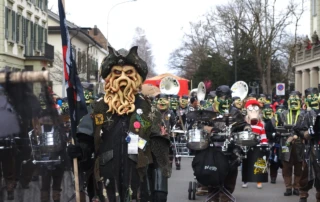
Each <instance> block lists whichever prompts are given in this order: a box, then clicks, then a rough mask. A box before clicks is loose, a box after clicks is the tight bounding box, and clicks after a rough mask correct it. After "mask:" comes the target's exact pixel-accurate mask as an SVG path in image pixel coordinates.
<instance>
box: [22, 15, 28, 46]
mask: <svg viewBox="0 0 320 202" xmlns="http://www.w3.org/2000/svg"><path fill="white" fill-rule="evenodd" d="M21 18H22V29H21V40H20V41H21V44H24V45H25V44H26V37H27V25H26V24H27V19H26V18H24V17H22V16H21Z"/></svg>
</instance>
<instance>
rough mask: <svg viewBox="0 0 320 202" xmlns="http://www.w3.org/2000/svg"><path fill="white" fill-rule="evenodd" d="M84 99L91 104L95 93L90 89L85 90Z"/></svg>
mask: <svg viewBox="0 0 320 202" xmlns="http://www.w3.org/2000/svg"><path fill="white" fill-rule="evenodd" d="M83 94H84V99H85V100H86V103H87V104H90V103H91V102H92V101H93V100H94V99H93V94H92V92H91V91H89V90H84V92H83Z"/></svg>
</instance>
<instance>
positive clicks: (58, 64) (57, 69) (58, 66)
mask: <svg viewBox="0 0 320 202" xmlns="http://www.w3.org/2000/svg"><path fill="white" fill-rule="evenodd" d="M50 78H51V80H53V81H55V82H59V83H61V82H62V79H63V58H62V53H61V52H59V51H56V52H55V53H54V62H53V67H52V68H51V69H50Z"/></svg>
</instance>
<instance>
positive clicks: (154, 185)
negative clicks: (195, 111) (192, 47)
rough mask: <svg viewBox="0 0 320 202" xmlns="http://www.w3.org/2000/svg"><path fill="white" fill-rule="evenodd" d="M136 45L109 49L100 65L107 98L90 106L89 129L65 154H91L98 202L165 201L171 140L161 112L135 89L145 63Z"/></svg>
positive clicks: (83, 157)
mask: <svg viewBox="0 0 320 202" xmlns="http://www.w3.org/2000/svg"><path fill="white" fill-rule="evenodd" d="M137 49H138V47H133V48H131V50H130V51H129V53H128V55H126V56H124V55H121V54H119V53H118V52H116V51H115V50H114V49H113V48H111V47H109V53H110V54H109V55H108V56H107V57H106V58H105V59H104V60H103V62H102V65H101V76H102V78H103V79H104V81H105V86H104V90H105V96H104V97H103V99H100V100H97V101H96V103H95V104H94V108H93V114H92V115H91V116H92V117H93V119H92V125H93V126H94V128H93V131H91V134H90V135H88V134H89V133H78V134H77V136H78V139H79V140H78V141H79V144H78V145H77V146H76V149H75V148H70V149H71V150H72V151H70V152H69V154H70V156H71V157H73V158H74V157H77V158H79V159H80V160H81V161H86V160H87V159H89V158H90V156H91V152H90V151H91V150H93V151H94V152H95V154H96V156H97V158H96V161H95V169H94V170H95V171H96V172H95V173H94V175H95V177H94V179H95V185H96V187H97V188H98V193H99V198H100V200H101V201H109V202H117V201H132V200H137V201H141V202H146V201H154V202H165V201H166V200H167V193H168V186H167V182H168V177H169V176H170V173H171V169H170V164H169V146H170V140H169V137H168V135H167V134H166V131H165V130H163V129H164V128H163V127H162V125H161V123H162V118H161V113H160V112H159V111H158V110H157V108H156V107H154V106H152V105H151V103H150V102H149V100H147V99H145V98H144V97H143V96H142V95H141V94H139V93H138V92H139V90H140V88H141V85H142V82H143V81H144V80H145V78H146V76H147V73H148V67H147V64H146V63H145V62H144V61H143V60H142V59H141V58H140V57H139V56H138V53H137ZM161 108H162V107H161ZM81 124H82V122H80V124H79V127H80V126H81ZM77 151H80V152H77ZM87 151H89V152H87ZM88 154H89V156H87V155H88Z"/></svg>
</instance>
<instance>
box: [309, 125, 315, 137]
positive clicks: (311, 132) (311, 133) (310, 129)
mask: <svg viewBox="0 0 320 202" xmlns="http://www.w3.org/2000/svg"><path fill="white" fill-rule="evenodd" d="M308 133H309V135H310V136H314V130H313V128H312V127H310V128H309V129H308Z"/></svg>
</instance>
